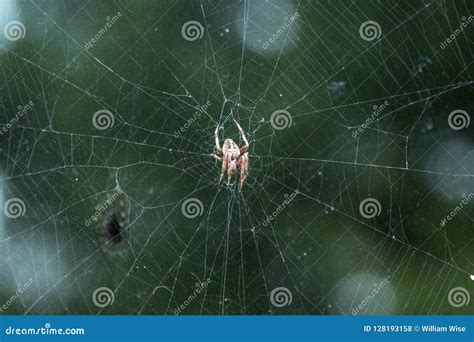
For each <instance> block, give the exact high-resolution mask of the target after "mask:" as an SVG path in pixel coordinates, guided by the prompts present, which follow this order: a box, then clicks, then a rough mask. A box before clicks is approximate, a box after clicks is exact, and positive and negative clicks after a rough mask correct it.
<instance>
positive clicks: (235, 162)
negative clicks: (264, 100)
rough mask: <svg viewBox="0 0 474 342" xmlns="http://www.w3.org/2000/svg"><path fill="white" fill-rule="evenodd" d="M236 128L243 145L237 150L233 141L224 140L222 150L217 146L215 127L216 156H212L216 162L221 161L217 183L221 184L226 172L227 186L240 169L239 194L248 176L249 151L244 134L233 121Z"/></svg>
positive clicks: (217, 129) (237, 146)
mask: <svg viewBox="0 0 474 342" xmlns="http://www.w3.org/2000/svg"><path fill="white" fill-rule="evenodd" d="M234 122H235V124H236V125H237V128H238V129H239V132H240V135H241V136H242V140H243V141H244V143H245V145H244V146H242V147H241V148H239V145H237V144H236V143H235V142H234V140H232V139H225V140H224V145H222V148H221V147H220V146H219V135H218V131H219V126H217V127H216V130H215V132H214V137H215V139H216V149H217V154H212V156H213V157H214V158H216V159H217V160H218V161H222V168H221V176H220V178H219V182H221V180H222V177H223V176H224V173H225V172H226V171H227V186H229V184H230V179H231V178H232V176H233V175H234V174H235V172H236V170H237V169H240V184H239V192H240V191H242V185H244V181H245V178H247V175H248V174H249V156H248V153H247V151H248V149H249V142H248V141H247V138H246V137H245V133H244V131H243V129H242V127H240V125H239V123H238V122H237V121H235V120H234Z"/></svg>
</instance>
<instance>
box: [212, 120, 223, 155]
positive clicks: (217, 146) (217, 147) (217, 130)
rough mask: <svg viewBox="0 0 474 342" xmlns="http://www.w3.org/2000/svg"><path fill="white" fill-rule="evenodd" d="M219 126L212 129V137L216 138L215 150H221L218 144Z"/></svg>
mask: <svg viewBox="0 0 474 342" xmlns="http://www.w3.org/2000/svg"><path fill="white" fill-rule="evenodd" d="M218 132H219V126H217V127H216V130H215V131H214V137H215V139H216V149H217V152H222V149H221V147H220V146H219V134H218Z"/></svg>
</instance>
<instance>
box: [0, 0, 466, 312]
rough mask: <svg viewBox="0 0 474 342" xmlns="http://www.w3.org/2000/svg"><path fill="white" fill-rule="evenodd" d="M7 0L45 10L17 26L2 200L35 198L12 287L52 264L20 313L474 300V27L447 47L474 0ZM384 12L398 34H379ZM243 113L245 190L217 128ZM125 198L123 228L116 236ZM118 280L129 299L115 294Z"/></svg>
mask: <svg viewBox="0 0 474 342" xmlns="http://www.w3.org/2000/svg"><path fill="white" fill-rule="evenodd" d="M0 6H1V7H2V9H3V11H2V14H1V15H0V20H1V21H2V26H3V25H6V23H8V22H9V21H11V20H19V21H21V22H22V23H23V24H24V26H25V29H26V34H25V37H24V38H23V39H21V40H17V41H9V40H7V39H5V37H2V41H1V42H0V47H1V50H0V58H1V64H0V69H1V76H0V77H1V79H2V81H3V82H2V85H1V89H2V93H1V99H0V103H1V108H2V110H1V122H2V124H1V126H0V127H2V128H3V127H5V128H8V130H7V132H6V133H4V134H2V135H1V136H0V139H1V140H0V141H1V145H0V149H1V150H0V151H1V159H0V161H1V169H2V177H1V187H2V191H1V192H0V193H1V194H2V195H1V196H3V199H2V201H1V202H2V203H4V204H6V203H7V200H9V199H11V198H17V199H21V201H22V202H23V203H24V212H23V215H21V216H20V217H17V218H11V217H8V216H6V215H4V217H3V218H2V221H1V229H0V253H1V254H2V263H1V267H0V271H1V274H2V276H1V278H0V279H1V280H0V300H1V301H2V302H7V301H8V300H9V299H10V298H11V296H12V294H14V293H15V291H17V289H18V288H19V287H21V286H22V284H24V283H25V282H27V281H28V279H30V278H31V279H32V280H33V283H32V285H31V286H29V287H28V288H27V289H26V290H25V291H24V292H23V293H22V294H21V296H19V297H18V298H17V299H15V300H14V301H13V303H12V304H11V305H8V308H7V309H6V310H5V311H4V312H7V313H19V314H23V313H25V314H176V309H178V308H180V307H181V306H182V308H181V310H180V312H179V313H180V314H204V315H205V314H351V313H354V309H356V308H357V307H358V306H359V305H360V306H361V308H359V309H357V310H358V313H360V314H450V313H453V314H463V313H468V312H472V303H468V304H467V305H464V306H462V307H453V306H452V305H450V304H449V301H448V298H447V296H448V291H450V290H451V289H452V288H455V287H463V288H465V289H467V290H468V291H471V293H472V286H473V282H472V281H471V280H470V279H469V275H470V274H472V273H473V260H474V254H473V245H474V240H473V238H474V233H473V231H472V227H473V225H472V222H473V217H472V215H471V212H470V211H471V208H472V203H468V204H466V206H465V208H464V209H462V210H459V212H458V211H456V215H455V216H454V217H453V219H452V220H450V221H449V222H448V224H446V225H444V226H443V225H440V222H441V221H442V220H443V219H444V218H445V217H447V216H448V215H449V213H450V212H451V211H452V210H453V209H454V208H455V207H457V206H458V205H459V203H460V202H461V201H462V199H463V198H466V196H467V195H468V194H470V193H472V192H474V187H473V167H474V155H473V153H472V151H473V140H472V134H470V133H472V127H465V128H464V129H460V130H456V129H452V128H451V127H450V125H449V124H448V115H449V114H450V112H452V111H454V110H464V111H465V112H467V113H468V114H471V113H473V108H474V107H473V106H472V103H471V102H472V101H470V96H472V88H473V81H472V77H471V73H472V55H473V54H472V37H473V35H472V30H473V26H472V24H471V25H470V26H468V27H467V28H465V29H464V31H463V32H462V33H461V34H459V35H456V37H455V39H454V40H453V41H452V42H451V43H449V44H447V46H446V47H445V48H440V44H441V43H442V42H444V41H445V40H446V39H447V38H448V37H449V36H450V35H451V34H452V33H453V32H454V31H455V30H456V29H457V28H459V25H460V23H461V22H462V21H463V20H465V19H463V18H468V17H469V16H470V15H471V14H473V7H472V2H469V1H467V0H465V1H419V2H417V3H414V2H409V1H391V2H379V1H373V2H364V3H362V2H345V3H342V2H329V1H300V2H297V1H291V0H274V1H265V2H260V1H249V0H245V1H239V2H235V1H212V2H211V1H201V2H198V1H192V2H191V1H160V2H159V3H158V2H156V3H151V2H147V3H142V2H138V1H135V2H125V1H123V2H122V1H114V2H112V1H109V2H98V1H88V2H84V3H78V2H71V1H55V2H47V1H31V2H18V3H16V2H14V1H10V0H1V1H0ZM119 11H120V13H121V15H120V16H117V18H118V19H117V20H116V22H113V24H112V25H111V27H107V30H106V32H104V33H100V34H99V36H98V37H99V39H97V41H96V42H95V43H94V44H93V46H92V47H90V48H87V47H85V43H86V42H88V41H90V40H91V38H92V37H94V36H96V35H97V34H98V32H100V29H101V28H103V27H105V24H106V23H107V22H110V20H111V19H110V18H112V17H114V16H115V15H116V14H117V13H118V12H119ZM107 17H108V18H109V19H106V18H107ZM369 20H370V21H375V22H376V23H378V24H379V26H380V29H381V31H380V37H379V38H377V39H373V40H366V39H363V37H362V35H361V34H360V33H359V28H360V26H361V24H362V23H364V22H366V21H369ZM189 21H195V22H198V23H199V24H200V25H202V30H201V33H202V37H199V25H197V24H195V26H194V28H195V29H197V31H198V36H197V38H196V36H191V35H190V36H185V33H182V28H183V25H185V23H187V22H189ZM196 25H197V26H196ZM196 27H197V28H196ZM185 37H186V38H188V39H185ZM29 101H32V103H34V105H33V106H32V107H33V108H32V109H31V110H30V111H28V112H27V113H25V114H24V115H22V116H21V117H20V118H19V119H18V120H17V121H15V123H14V124H12V125H9V123H10V122H11V120H12V118H14V117H15V115H16V114H15V113H17V111H18V106H25V104H27V103H28V102H29ZM374 106H377V107H374ZM374 108H377V112H376V114H374V110H375V109H374ZM98 111H107V113H109V115H110V114H111V117H112V118H113V120H114V122H113V125H112V126H111V127H109V128H107V129H97V128H96V127H95V126H94V122H93V115H94V113H96V112H98ZM276 111H279V112H278V113H280V115H281V113H283V114H282V115H283V116H284V118H285V119H286V120H287V122H286V123H285V122H284V123H283V124H284V126H285V127H283V129H281V128H282V127H281V126H280V127H276V123H275V120H274V119H275V118H274V117H273V119H272V113H274V112H276ZM369 118H371V120H370V122H369V123H367V119H369ZM109 119H110V116H109ZM190 119H192V120H191V121H192V122H190V121H189V120H190ZM234 119H235V120H237V121H238V122H239V123H240V125H241V126H242V128H243V129H244V131H245V133H246V135H247V138H248V140H249V142H250V149H249V158H250V173H249V176H248V178H247V180H246V183H245V184H244V187H243V190H242V192H241V193H239V192H238V190H237V182H236V180H238V179H239V178H238V177H234V178H233V180H232V182H231V184H230V186H229V187H227V186H226V184H225V181H224V182H221V183H220V184H219V182H218V181H219V172H220V168H221V165H220V163H219V162H217V161H216V160H215V159H214V158H212V157H211V154H212V153H215V147H214V137H213V133H214V130H215V128H216V127H220V130H219V136H220V142H221V144H222V142H223V140H224V139H225V138H232V139H234V141H236V142H237V143H238V144H239V146H242V141H241V140H240V137H239V133H238V130H237V128H236V126H235V124H234V122H233V120H234ZM10 126H11V127H10ZM359 128H360V130H358V129H359ZM354 132H358V133H354ZM354 135H356V136H355V137H354ZM114 194H120V195H121V196H120V200H113V201H111V203H110V204H107V199H108V198H109V199H110V198H111V196H114ZM107 196H109V197H107ZM463 196H464V197H463ZM112 198H113V197H112ZM366 199H375V200H376V201H377V202H378V203H379V204H380V207H379V209H378V211H377V215H369V216H371V217H369V218H367V217H366V216H367V215H366V216H364V215H362V214H363V212H361V210H360V208H359V207H360V205H361V203H362V202H363V201H364V200H366ZM186 201H188V202H186ZM189 201H191V202H192V203H193V206H192V207H189V208H187V209H186V210H185V208H184V203H189ZM101 207H102V208H104V212H103V213H101V214H100V215H99V216H100V219H99V221H98V222H96V223H95V224H91V225H86V224H85V220H87V219H88V218H90V217H91V216H93V215H94V213H95V212H97V211H98V210H99V211H100V208H101ZM98 208H99V209H98ZM190 208H191V209H192V210H194V211H193V212H191V213H190V212H187V210H191V209H190ZM196 210H197V212H196ZM112 214H113V215H118V216H119V217H120V218H121V219H122V222H121V224H122V227H121V229H122V231H121V237H122V240H123V242H122V243H121V244H120V245H116V246H114V249H109V248H108V245H111V244H113V242H111V241H107V240H106V241H105V242H104V237H102V238H101V237H100V236H99V235H100V234H98V229H100V228H101V226H103V221H102V220H103V219H106V218H107V217H109V216H110V215H112ZM108 215H109V216H108ZM190 216H191V217H190ZM192 216H195V217H192ZM102 228H103V227H102ZM104 243H105V246H104ZM207 279H209V283H208V284H206V285H202V284H203V283H204V282H206V281H207ZM196 283H198V285H199V286H196ZM382 283H383V284H384V285H383V286H381V285H380V284H382ZM102 287H107V288H109V289H111V291H112V292H113V298H114V301H113V303H111V305H108V306H104V307H101V306H100V305H99V306H97V305H95V304H94V301H93V293H94V291H95V290H96V289H99V288H102ZM375 287H379V288H380V291H378V293H377V294H375V295H372V294H373V289H374V288H375ZM197 288H199V289H200V291H199V293H196V289H197ZM282 289H283V290H284V292H283V294H284V295H283V297H284V296H286V298H283V301H286V302H285V303H283V304H285V305H279V303H275V301H276V300H281V298H276V297H275V295H274V294H275V291H277V292H278V291H281V290H282ZM275 304H276V305H275Z"/></svg>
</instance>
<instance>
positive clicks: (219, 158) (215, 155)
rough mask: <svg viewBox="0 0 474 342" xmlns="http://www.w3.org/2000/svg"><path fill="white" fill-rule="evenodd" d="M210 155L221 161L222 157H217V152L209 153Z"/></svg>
mask: <svg viewBox="0 0 474 342" xmlns="http://www.w3.org/2000/svg"><path fill="white" fill-rule="evenodd" d="M211 157H214V158H216V159H217V160H218V161H222V158H221V157H219V156H218V155H217V154H211Z"/></svg>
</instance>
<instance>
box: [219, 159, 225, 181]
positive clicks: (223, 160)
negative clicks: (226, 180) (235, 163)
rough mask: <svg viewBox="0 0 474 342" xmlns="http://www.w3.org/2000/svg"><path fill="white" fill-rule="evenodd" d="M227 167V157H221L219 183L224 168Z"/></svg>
mask: <svg viewBox="0 0 474 342" xmlns="http://www.w3.org/2000/svg"><path fill="white" fill-rule="evenodd" d="M226 169H227V158H225V157H224V158H222V168H221V176H220V177H219V183H220V182H221V181H222V177H223V176H224V173H225V170H226Z"/></svg>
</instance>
